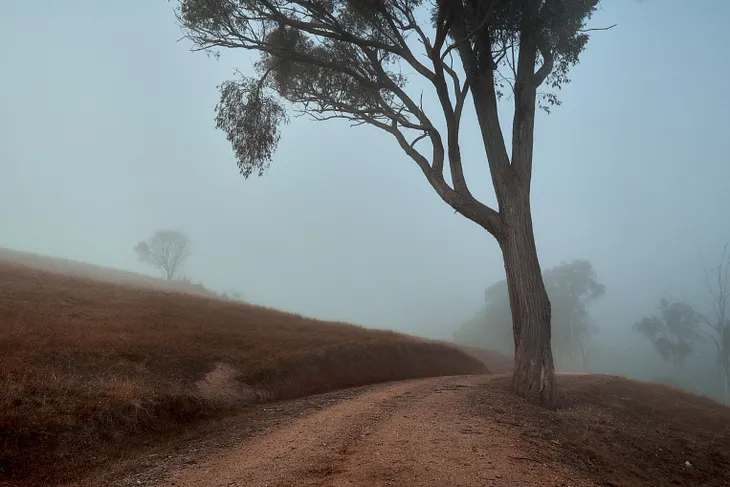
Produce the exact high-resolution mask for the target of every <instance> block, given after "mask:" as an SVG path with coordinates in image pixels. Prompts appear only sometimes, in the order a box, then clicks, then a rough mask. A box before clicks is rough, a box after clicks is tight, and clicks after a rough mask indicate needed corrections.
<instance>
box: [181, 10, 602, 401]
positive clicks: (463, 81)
mask: <svg viewBox="0 0 730 487" xmlns="http://www.w3.org/2000/svg"><path fill="white" fill-rule="evenodd" d="M597 3H598V0H541V1H538V0H433V1H424V0H294V1H284V0H179V2H178V9H177V16H178V20H179V22H180V24H181V26H182V28H183V30H184V32H185V35H186V37H187V38H188V39H190V40H191V41H192V42H193V43H194V45H195V46H196V49H201V50H216V49H243V50H249V51H254V52H258V53H259V54H260V58H259V60H258V61H257V62H256V63H255V64H254V68H255V76H243V75H242V76H241V78H240V79H237V80H233V81H228V82H225V83H223V84H222V85H221V98H220V102H219V103H218V105H217V106H216V125H217V127H218V128H219V129H221V130H223V131H224V132H225V133H226V134H227V138H228V140H229V141H230V143H231V145H232V147H233V151H234V153H235V156H236V158H237V161H238V166H239V169H240V171H241V173H242V174H243V176H244V177H249V176H251V175H252V174H254V173H257V174H258V175H261V174H263V172H264V171H265V170H266V168H267V167H268V166H269V164H270V162H271V160H272V157H273V153H274V151H275V149H276V147H277V145H278V142H279V138H280V126H281V124H282V123H284V122H286V121H287V120H288V118H287V107H289V108H291V109H292V110H294V112H295V113H297V114H302V115H309V116H310V117H311V118H313V119H315V120H331V119H344V120H348V121H351V122H352V123H353V124H355V125H363V124H367V125H370V126H372V127H376V128H378V129H381V130H383V131H384V132H386V133H387V134H389V135H390V136H392V137H393V138H394V139H395V140H396V141H397V143H398V144H399V146H400V147H401V148H402V149H403V151H404V152H405V153H406V154H407V155H408V156H409V157H410V158H411V159H412V160H413V161H414V162H415V163H416V165H417V166H418V168H420V170H421V172H422V173H423V175H424V176H425V178H426V180H427V181H428V182H429V184H430V185H431V186H432V187H433V189H434V190H435V191H436V193H437V194H438V195H439V196H440V197H441V199H443V201H444V202H446V203H447V204H449V205H450V206H451V207H452V208H453V209H454V210H455V211H456V212H458V213H460V214H461V215H463V216H464V217H466V218H468V219H470V220H472V221H473V222H475V223H476V224H478V225H480V226H481V227H483V228H484V229H486V230H487V231H488V232H489V233H490V234H492V235H493V236H494V237H495V239H496V240H497V242H498V244H499V246H500V248H501V250H502V254H503V257H504V265H505V270H506V275H507V283H508V288H509V295H510V305H511V313H512V316H513V319H512V322H513V328H514V329H513V336H514V343H515V372H514V377H513V380H512V388H513V391H514V392H515V393H516V394H518V395H520V396H523V397H526V398H528V399H530V400H532V401H534V402H540V403H542V404H544V405H545V406H547V407H551V408H555V407H557V406H558V394H557V387H556V384H555V374H554V366H553V358H552V354H551V350H550V302H549V300H548V296H547V293H546V291H545V286H544V284H543V280H542V276H541V274H540V264H539V260H538V256H537V249H536V244H535V238H534V235H533V227H532V216H531V209H530V185H531V177H532V164H533V161H532V159H533V157H532V156H533V137H534V125H535V114H536V110H537V108H540V107H541V108H544V109H546V110H549V109H550V107H552V106H554V105H557V104H559V103H560V101H559V100H558V98H557V96H556V95H555V93H554V92H548V93H539V92H538V89H539V88H540V87H541V86H543V85H547V86H549V87H550V88H552V89H555V90H557V89H559V88H560V87H561V86H562V85H563V84H565V83H567V82H568V81H569V80H568V76H567V75H568V71H569V69H570V67H572V66H573V65H575V64H576V63H577V62H578V58H579V55H580V54H581V53H582V52H583V50H584V48H585V46H586V43H587V42H588V33H587V30H586V29H585V22H586V21H587V19H589V18H590V17H591V15H592V14H593V12H594V11H595V9H596V5H597ZM409 77H415V78H420V80H421V82H422V83H425V84H426V85H427V86H428V90H429V92H428V93H426V95H427V96H428V95H429V93H430V94H431V96H433V97H434V98H435V100H436V101H437V103H436V105H435V106H436V107H437V108H435V109H432V108H433V106H430V105H429V106H430V108H428V107H427V105H425V104H424V103H423V99H422V96H423V94H424V93H423V91H422V89H420V88H415V89H413V85H409V83H408V82H407V81H408V78H409ZM409 86H410V87H411V89H409ZM505 86H507V87H508V89H510V90H511V95H512V96H511V100H512V102H513V108H514V114H513V118H512V136H511V154H510V151H509V150H508V148H507V142H506V140H505V137H504V135H503V132H502V127H501V126H500V120H499V116H498V110H497V107H498V100H499V98H500V97H501V95H502V91H503V90H504V89H505ZM469 95H471V101H472V108H473V109H474V114H475V115H476V118H477V122H478V126H479V129H480V133H481V138H482V143H483V146H484V151H485V156H486V162H487V164H488V167H489V170H490V173H491V179H492V186H493V189H494V192H495V196H496V199H497V204H498V208H497V209H496V210H495V209H493V208H491V207H489V206H488V205H486V204H484V203H483V202H481V201H479V200H477V199H476V198H475V197H474V196H473V195H472V193H471V191H470V189H469V187H468V185H467V180H466V177H465V174H464V170H463V165H462V156H461V148H460V140H459V139H460V126H461V123H462V115H463V112H464V109H465V107H466V105H467V103H466V102H467V98H468V96H469ZM440 127H443V128H442V129H440ZM419 147H423V148H419ZM447 167H448V170H449V176H448V179H447V176H445V174H444V170H445V169H446V168H447Z"/></svg>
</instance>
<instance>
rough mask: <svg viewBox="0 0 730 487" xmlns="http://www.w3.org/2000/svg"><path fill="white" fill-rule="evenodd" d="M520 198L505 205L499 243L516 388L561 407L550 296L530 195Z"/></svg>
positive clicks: (535, 400)
mask: <svg viewBox="0 0 730 487" xmlns="http://www.w3.org/2000/svg"><path fill="white" fill-rule="evenodd" d="M515 199H517V198H515ZM520 199H521V200H522V202H519V201H513V202H511V203H513V204H510V205H507V208H506V211H504V213H503V216H504V222H505V224H506V227H507V228H506V231H505V234H504V236H503V238H502V239H501V241H500V246H501V248H502V254H503V256H504V267H505V271H506V274H507V286H508V288H509V298H510V307H511V309H512V326H513V333H514V341H515V368H514V373H513V376H512V390H513V392H514V393H515V394H517V395H518V396H520V397H524V398H525V399H527V400H528V401H530V402H533V403H538V404H541V405H543V406H545V407H547V408H549V409H557V408H558V391H557V386H556V383H555V367H554V364H553V354H552V350H551V349H550V314H551V313H550V300H549V298H548V295H547V291H546V290H545V284H544V282H543V279H542V272H541V270H540V262H539V260H538V257H537V248H536V246H535V237H534V234H533V229H532V216H531V214H530V205H529V196H527V195H523V197H522V198H520Z"/></svg>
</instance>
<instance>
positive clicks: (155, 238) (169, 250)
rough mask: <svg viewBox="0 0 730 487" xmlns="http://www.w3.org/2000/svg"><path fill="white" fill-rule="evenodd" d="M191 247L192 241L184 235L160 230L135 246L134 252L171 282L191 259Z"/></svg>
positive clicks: (173, 231)
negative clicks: (186, 261)
mask: <svg viewBox="0 0 730 487" xmlns="http://www.w3.org/2000/svg"><path fill="white" fill-rule="evenodd" d="M190 247H191V245H190V239H189V238H188V237H187V236H186V235H185V234H184V233H181V232H177V231H175V230H160V231H158V232H155V234H154V235H152V237H151V238H150V239H149V240H147V241H142V242H139V243H138V244H137V245H135V247H134V251H135V252H136V253H137V256H138V257H139V259H140V260H141V261H143V262H146V263H148V264H151V265H153V266H155V267H157V268H158V269H161V270H162V271H163V272H164V273H165V277H166V278H167V280H168V281H171V280H172V279H174V277H175V276H176V275H177V273H178V271H179V270H180V268H181V267H182V265H183V263H184V262H185V260H186V259H187V258H188V257H190Z"/></svg>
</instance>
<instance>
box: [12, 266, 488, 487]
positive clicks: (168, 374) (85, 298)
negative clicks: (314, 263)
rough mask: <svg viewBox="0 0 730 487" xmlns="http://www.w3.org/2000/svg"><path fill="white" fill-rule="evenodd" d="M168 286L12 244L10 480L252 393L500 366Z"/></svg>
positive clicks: (235, 403) (225, 409) (290, 393)
mask: <svg viewBox="0 0 730 487" xmlns="http://www.w3.org/2000/svg"><path fill="white" fill-rule="evenodd" d="M52 271H53V272H52ZM58 272H63V273H64V274H60V273H58ZM120 283H121V284H120ZM166 286H168V283H165V282H164V281H157V280H155V279H152V278H147V277H143V276H137V275H135V274H131V273H126V272H122V271H116V270H111V269H103V268H99V267H95V266H90V265H88V264H81V263H77V262H73V261H62V260H58V259H51V258H44V257H40V256H32V255H29V254H21V253H17V252H11V251H3V252H2V253H0V391H1V392H2V394H1V395H0V438H2V442H0V485H2V481H3V480H4V479H13V482H16V481H21V480H22V479H26V480H27V481H31V480H33V479H35V480H39V479H41V478H42V477H43V476H44V475H48V476H54V478H56V479H61V478H71V477H72V476H73V475H77V474H80V473H82V471H83V470H85V469H90V468H94V467H95V466H98V465H100V464H102V463H103V461H104V458H105V453H104V452H105V451H106V452H111V451H113V450H114V449H115V448H117V449H118V448H119V447H120V446H121V445H126V444H128V443H129V442H144V441H146V440H147V439H149V438H154V437H155V435H161V434H165V433H169V432H170V431H175V430H176V429H179V428H181V427H182V426H183V425H185V424H189V423H191V422H193V421H196V420H199V419H201V418H204V417H210V416H211V415H223V414H227V413H230V412H233V411H236V410H240V408H241V407H244V406H245V405H246V404H250V403H252V402H261V401H271V400H277V399H285V398H294V397H298V396H302V395H307V394H313V393H319V392H324V391H328V390H332V389H338V388H345V387H351V386H358V385H365V384H371V383H376V382H384V381H391V380H399V379H407V378H416V377H428V376H438V375H456V374H478V373H486V372H487V368H486V367H485V365H484V364H483V362H481V361H480V360H478V359H477V358H475V357H473V356H471V355H469V354H466V353H464V352H463V351H461V350H458V349H457V348H454V347H451V346H449V345H447V344H443V343H437V342H431V341H427V340H421V339H416V338H413V337H409V336H406V335H401V334H398V333H394V332H389V331H378V330H371V329H365V328H362V327H358V326H353V325H348V324H345V323H326V322H321V321H316V320H312V319H307V318H303V317H301V316H298V315H294V314H289V313H283V312H279V311H275V310H271V309H266V308H263V307H257V306H251V305H246V304H243V303H236V302H229V301H222V300H218V299H215V298H212V297H206V296H202V295H200V294H198V295H193V294H182V293H180V292H171V291H170V290H169V288H166ZM178 291H179V290H178Z"/></svg>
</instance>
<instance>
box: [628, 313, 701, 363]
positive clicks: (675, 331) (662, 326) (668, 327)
mask: <svg viewBox="0 0 730 487" xmlns="http://www.w3.org/2000/svg"><path fill="white" fill-rule="evenodd" d="M700 318H701V317H700V315H699V314H698V313H696V312H695V310H694V309H693V308H692V306H690V305H689V304H687V303H682V302H670V301H667V300H666V299H662V300H661V301H660V302H659V314H658V315H655V316H649V317H646V318H643V319H641V320H640V321H638V322H636V323H635V324H634V330H635V331H637V332H638V333H641V334H642V335H644V336H645V337H647V338H648V339H649V340H651V342H652V344H653V345H654V348H655V349H656V351H657V352H659V354H660V355H661V357H662V359H664V360H665V361H667V362H670V361H671V362H672V364H673V365H674V368H675V370H676V371H677V373H679V374H682V372H684V363H685V360H686V359H687V357H689V356H690V355H691V354H692V352H693V351H694V344H695V343H696V342H698V341H700V340H701V339H702V336H701V334H700V329H699V324H700Z"/></svg>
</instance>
